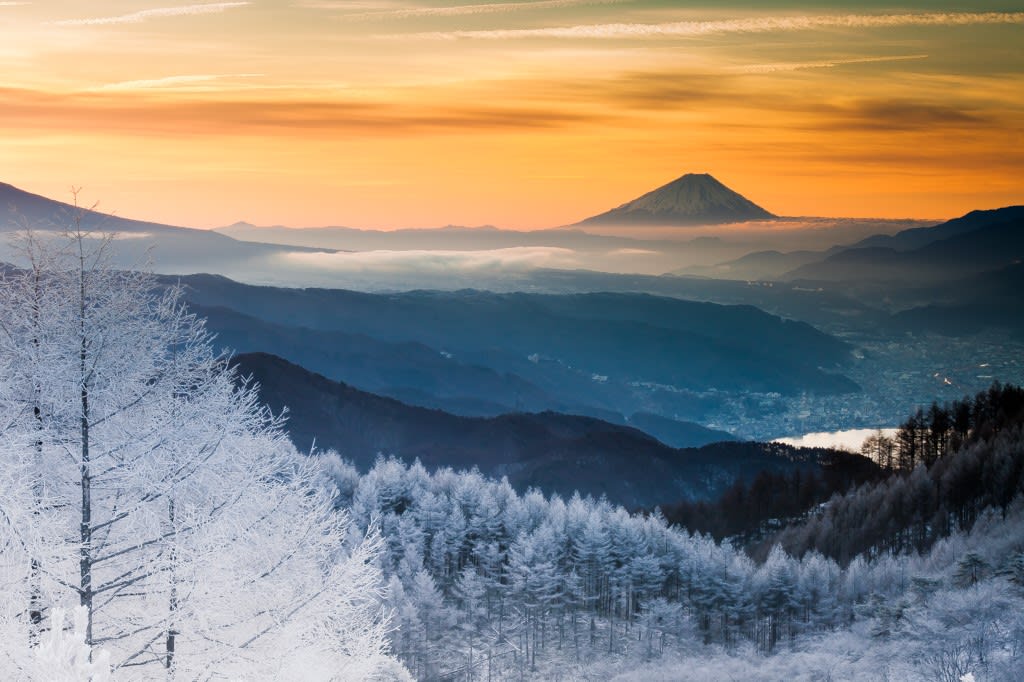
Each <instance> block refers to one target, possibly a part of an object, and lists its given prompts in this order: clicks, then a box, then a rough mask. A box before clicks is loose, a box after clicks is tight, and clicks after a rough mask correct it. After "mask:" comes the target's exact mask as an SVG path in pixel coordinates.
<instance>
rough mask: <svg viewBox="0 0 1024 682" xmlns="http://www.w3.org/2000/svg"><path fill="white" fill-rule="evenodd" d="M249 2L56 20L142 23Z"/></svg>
mask: <svg viewBox="0 0 1024 682" xmlns="http://www.w3.org/2000/svg"><path fill="white" fill-rule="evenodd" d="M248 4H249V3H248V2H214V3H208V4H203V5H182V6H179V7H154V8H153V9H144V10H140V11H138V12H132V13H130V14H120V15H118V16H113V17H97V18H93V19H63V20H61V21H54V22H52V23H53V24H55V25H57V26H111V25H114V24H141V23H143V22H145V21H149V20H150V19H161V18H164V17H183V16H194V15H198V14H219V13H221V12H224V11H227V10H229V9H233V8H235V7H244V6H245V5H248Z"/></svg>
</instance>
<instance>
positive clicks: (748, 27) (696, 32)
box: [385, 12, 1024, 40]
mask: <svg viewBox="0 0 1024 682" xmlns="http://www.w3.org/2000/svg"><path fill="white" fill-rule="evenodd" d="M977 24H1024V12H941V13H940V12H931V13H919V14H837V15H810V16H789V17H756V18H748V19H722V20H714V21H674V22H668V23H660V24H621V23H620V24H588V25H580V26H565V27H550V28H521V29H491V30H479V31H435V32H423V33H417V34H415V35H416V36H417V37H420V38H424V39H434V40H458V39H460V38H463V39H477V40H512V39H524V38H556V39H630V38H686V37H701V36H711V35H721V34H728V33H770V32H774V31H808V30H814V29H828V28H899V27H911V26H970V25H977ZM385 37H395V38H398V37H401V38H408V37H409V36H408V34H406V35H401V36H398V35H395V36H385Z"/></svg>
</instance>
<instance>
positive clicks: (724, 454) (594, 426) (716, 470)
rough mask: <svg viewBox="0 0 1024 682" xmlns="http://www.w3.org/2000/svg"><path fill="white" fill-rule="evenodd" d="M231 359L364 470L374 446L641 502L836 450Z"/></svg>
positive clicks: (308, 442)
mask: <svg viewBox="0 0 1024 682" xmlns="http://www.w3.org/2000/svg"><path fill="white" fill-rule="evenodd" d="M234 362H235V364H236V365H237V367H238V370H239V374H240V375H241V376H251V377H252V378H253V379H254V380H255V381H256V382H258V383H259V386H260V397H261V398H262V400H263V401H264V402H266V403H267V404H268V405H269V406H270V407H271V409H272V410H274V411H275V412H279V411H281V410H282V409H283V408H284V407H285V406H287V407H288V410H289V411H288V415H289V416H288V423H287V431H288V433H289V435H290V436H291V438H292V440H293V441H294V442H295V444H296V446H297V447H298V448H299V449H300V450H309V449H310V448H311V447H312V446H313V445H314V443H315V445H316V447H317V448H319V449H335V450H337V451H338V452H339V453H340V454H341V455H342V456H344V457H346V458H347V459H350V460H351V461H353V462H354V463H355V464H356V466H357V467H359V468H360V469H362V470H366V469H368V468H369V467H370V466H371V465H372V464H373V462H374V460H375V459H376V458H377V456H378V454H386V455H391V454H393V455H395V456H397V457H399V458H401V459H403V460H404V461H406V462H409V463H411V462H412V461H414V460H415V459H419V460H420V461H421V462H422V463H423V465H424V466H425V467H427V468H428V469H434V468H437V467H454V468H462V469H468V468H472V467H477V468H479V469H480V471H481V472H482V473H483V474H485V475H488V476H507V477H508V479H509V482H510V483H511V484H512V485H513V487H515V488H517V489H519V490H525V489H526V488H528V487H530V486H536V487H538V488H540V489H541V490H543V491H544V492H545V493H553V492H557V493H560V494H562V495H564V496H569V495H571V494H572V492H573V491H574V490H579V491H580V492H581V493H583V494H590V495H593V496H594V497H599V496H601V495H606V496H607V497H608V499H609V500H610V501H612V502H614V503H618V504H623V505H626V506H629V507H639V506H651V505H654V504H657V503H660V502H664V501H665V500H673V499H681V498H682V499H708V498H712V497H715V496H717V495H719V494H721V492H722V491H724V490H725V489H726V488H727V487H729V486H730V485H732V484H733V483H734V482H735V481H736V480H738V479H749V478H753V477H754V476H755V475H756V474H757V473H758V472H760V471H765V470H768V471H776V472H791V471H795V470H798V469H814V468H816V467H818V466H819V464H818V463H819V462H822V461H825V460H828V459H830V458H832V457H835V456H837V455H836V453H834V452H833V451H829V450H808V449H798V448H793V447H789V446H785V445H781V444H778V443H769V444H764V443H740V442H730V443H718V444H714V445H708V446H705V447H702V448H687V449H675V448H671V447H669V446H667V445H665V444H663V443H661V442H660V441H658V440H655V439H654V438H652V437H650V436H648V435H647V434H645V433H643V432H641V431H638V430H637V429H633V428H630V427H626V426H619V425H616V424H611V423H608V422H604V421H601V420H599V419H593V418H590V417H580V416H572V415H565V414H557V413H553V412H543V413H515V414H507V415H501V416H498V417H492V418H472V417H459V416H456V415H452V414H449V413H446V412H442V411H440V410H430V409H425V408H420V407H412V406H409V405H405V404H403V403H401V402H398V401H397V400H392V399H390V398H384V397H381V396H377V395H373V394H370V393H366V392H364V391H360V390H358V389H355V388H352V387H351V386H348V385H346V384H343V383H340V382H335V381H330V380H329V379H326V378H324V377H323V376H320V375H318V374H314V373H312V372H309V371H307V370H305V369H303V368H302V367H299V366H297V365H294V364H292V363H290V362H287V361H285V360H282V359H281V358H278V357H275V356H272V355H268V354H265V353H249V354H243V355H239V356H238V357H236V358H235V359H234Z"/></svg>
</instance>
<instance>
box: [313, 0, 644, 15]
mask: <svg viewBox="0 0 1024 682" xmlns="http://www.w3.org/2000/svg"><path fill="white" fill-rule="evenodd" d="M624 1H625V0H534V1H533V2H489V3H482V4H477V5H456V6H454V7H407V8H402V9H388V10H380V11H373V12H357V13H353V14H346V15H345V18H346V19H377V18H395V19H408V18H413V17H461V16H472V15H476V14H504V13H508V12H522V11H530V10H542V9H560V8H563V7H580V6H584V5H612V4H616V3H620V2H624ZM333 8H334V9H341V7H340V6H337V5H335V6H334V7H333Z"/></svg>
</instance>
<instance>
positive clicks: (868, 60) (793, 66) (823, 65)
mask: <svg viewBox="0 0 1024 682" xmlns="http://www.w3.org/2000/svg"><path fill="white" fill-rule="evenodd" d="M918 59H928V55H926V54H908V55H894V56H891V57H860V58H854V59H829V60H825V61H817V62H783V63H780V64H749V65H746V66H738V67H736V68H735V69H734V70H735V71H739V72H741V73H776V72H779V71H802V70H804V69H831V68H834V67H836V66H845V65H847V64H876V63H880V62H903V61H913V60H918Z"/></svg>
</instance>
